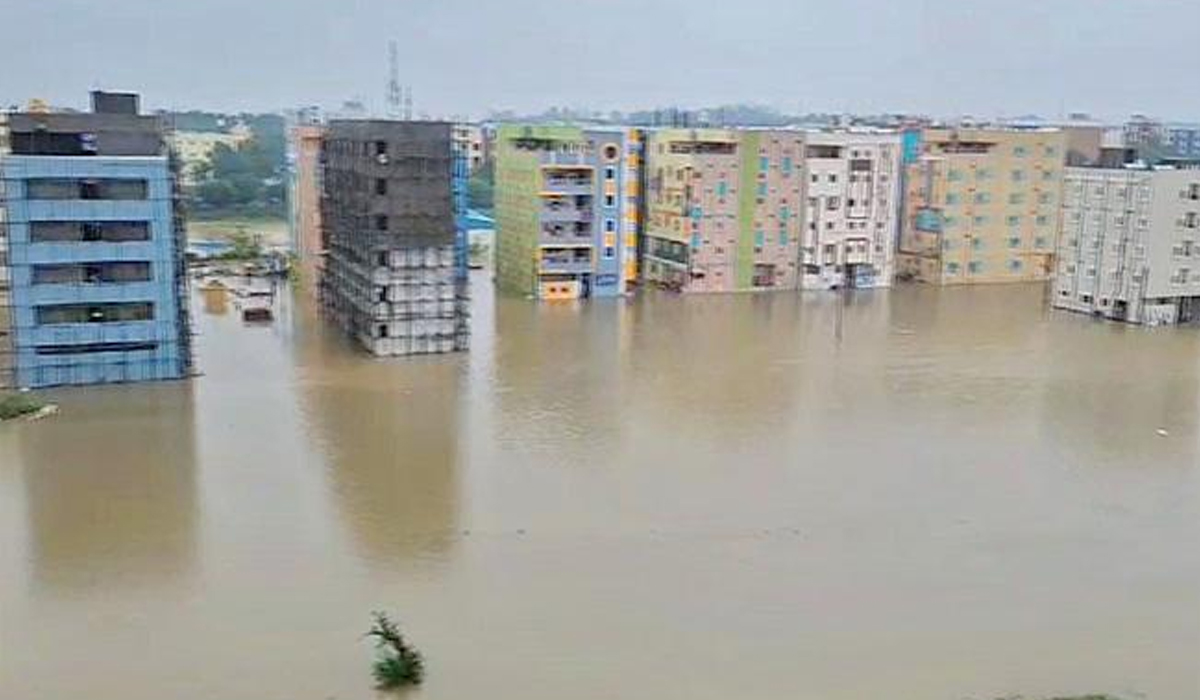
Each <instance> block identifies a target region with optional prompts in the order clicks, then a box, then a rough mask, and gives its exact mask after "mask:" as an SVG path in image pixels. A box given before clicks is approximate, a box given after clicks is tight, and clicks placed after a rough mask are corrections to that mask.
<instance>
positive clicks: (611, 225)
mask: <svg viewBox="0 0 1200 700" xmlns="http://www.w3.org/2000/svg"><path fill="white" fill-rule="evenodd" d="M604 230H605V231H607V232H608V233H614V232H615V231H616V230H617V222H616V220H615V219H605V220H604Z"/></svg>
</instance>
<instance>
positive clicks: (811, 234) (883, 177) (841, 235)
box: [800, 131, 902, 289]
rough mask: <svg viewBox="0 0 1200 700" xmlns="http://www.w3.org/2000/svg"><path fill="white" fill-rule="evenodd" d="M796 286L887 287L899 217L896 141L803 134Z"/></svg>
mask: <svg viewBox="0 0 1200 700" xmlns="http://www.w3.org/2000/svg"><path fill="white" fill-rule="evenodd" d="M804 138H805V145H804V153H805V156H804V176H805V178H806V180H805V188H804V191H805V202H806V204H805V209H804V233H803V234H802V237H801V238H802V241H803V243H802V246H801V261H802V263H803V268H802V276H801V278H800V286H801V287H802V288H804V289H833V288H836V287H841V286H844V285H848V286H851V287H856V288H864V287H886V286H890V285H891V283H892V277H893V273H894V267H895V251H896V236H897V235H898V231H899V222H900V217H899V212H900V207H899V204H900V181H901V177H900V167H901V166H900V158H901V151H902V143H901V135H900V134H899V133H884V132H824V131H821V132H809V133H807V134H805V136H804Z"/></svg>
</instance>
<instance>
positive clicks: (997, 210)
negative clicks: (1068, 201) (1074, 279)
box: [897, 128, 1067, 284]
mask: <svg viewBox="0 0 1200 700" xmlns="http://www.w3.org/2000/svg"><path fill="white" fill-rule="evenodd" d="M1066 149H1067V140H1066V135H1065V134H1064V133H1063V132H1062V131H1061V130H1058V129H1002V128H964V129H953V128H938V129H927V130H925V131H924V132H923V134H922V137H921V156H920V157H918V158H917V160H916V161H915V162H913V163H911V164H910V165H908V166H907V172H906V174H905V187H906V190H907V191H906V195H905V199H906V206H905V210H904V212H905V213H904V217H903V219H904V220H903V223H902V230H901V236H900V249H899V253H898V256H897V274H898V275H899V276H901V277H903V278H905V279H912V280H916V281H920V282H927V283H931V284H982V283H996V282H1036V281H1043V280H1046V279H1048V278H1049V277H1050V274H1051V272H1052V269H1053V265H1052V261H1053V255H1054V246H1055V241H1056V239H1057V236H1058V231H1059V215H1060V212H1059V204H1060V197H1061V190H1062V173H1063V165H1064V160H1065V155H1066Z"/></svg>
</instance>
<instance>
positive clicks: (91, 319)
mask: <svg viewBox="0 0 1200 700" xmlns="http://www.w3.org/2000/svg"><path fill="white" fill-rule="evenodd" d="M153 319H154V305H153V304H151V303H149V302H133V303H109V304H53V305H49V306H39V307H37V322H38V324H39V325H43V326H52V325H59V324H69V323H121V322H127V321H150V320H153Z"/></svg>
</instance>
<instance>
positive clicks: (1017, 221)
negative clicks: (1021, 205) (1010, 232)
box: [1005, 216, 1021, 226]
mask: <svg viewBox="0 0 1200 700" xmlns="http://www.w3.org/2000/svg"><path fill="white" fill-rule="evenodd" d="M1005 222H1006V223H1007V224H1008V225H1009V226H1020V225H1021V217H1019V216H1010V217H1008V218H1007V219H1005Z"/></svg>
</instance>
